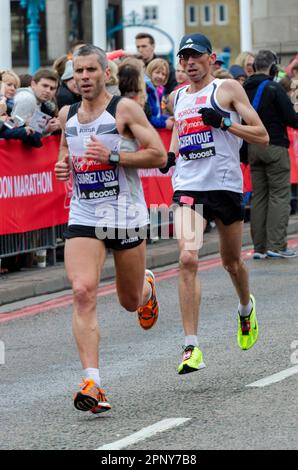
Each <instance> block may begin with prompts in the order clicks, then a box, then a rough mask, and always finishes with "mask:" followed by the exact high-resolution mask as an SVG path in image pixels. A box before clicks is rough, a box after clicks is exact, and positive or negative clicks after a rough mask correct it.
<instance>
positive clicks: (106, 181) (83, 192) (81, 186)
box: [72, 156, 120, 201]
mask: <svg viewBox="0 0 298 470" xmlns="http://www.w3.org/2000/svg"><path fill="white" fill-rule="evenodd" d="M72 162H73V170H74V176H75V182H76V187H77V191H78V196H79V198H80V199H85V200H86V199H89V200H96V201H107V200H116V199H117V198H118V195H119V192H120V188H119V167H117V166H114V165H110V164H105V163H100V162H98V161H96V160H94V159H92V158H86V157H78V156H73V157H72Z"/></svg>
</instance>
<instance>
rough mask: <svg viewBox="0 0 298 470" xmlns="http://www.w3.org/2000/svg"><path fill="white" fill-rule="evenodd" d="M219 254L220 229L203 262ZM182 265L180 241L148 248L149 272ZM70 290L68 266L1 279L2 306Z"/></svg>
mask: <svg viewBox="0 0 298 470" xmlns="http://www.w3.org/2000/svg"><path fill="white" fill-rule="evenodd" d="M297 234H298V215H295V216H291V217H290V221H289V226H288V235H297ZM250 245H252V240H251V235H250V224H249V223H245V224H244V234H243V247H247V246H250ZM218 252H219V242H218V234H217V231H216V229H212V231H211V232H209V233H206V234H205V235H204V244H203V247H202V248H201V250H200V258H202V257H205V256H210V255H214V254H216V253H218ZM177 262H178V249H177V241H176V240H158V241H156V242H154V243H150V244H148V245H147V268H149V269H154V268H160V267H163V266H167V265H170V264H175V263H177ZM114 277H115V270H114V260H113V257H112V255H111V254H109V255H108V256H107V260H106V263H105V266H104V269H103V273H102V278H101V281H108V280H113V279H114ZM67 289H70V284H69V281H68V279H67V276H66V273H65V269H64V263H63V262H59V263H57V264H56V265H55V266H48V267H46V268H37V267H33V268H24V269H22V270H21V271H19V272H17V273H9V274H5V275H1V276H0V306H3V305H6V304H10V303H13V302H17V301H20V300H25V299H28V298H32V297H37V296H41V295H46V294H52V293H55V292H60V291H64V290H67Z"/></svg>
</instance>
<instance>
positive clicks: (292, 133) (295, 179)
mask: <svg viewBox="0 0 298 470" xmlns="http://www.w3.org/2000/svg"><path fill="white" fill-rule="evenodd" d="M288 136H289V140H290V148H289V154H290V159H291V183H292V184H295V183H298V129H290V128H288Z"/></svg>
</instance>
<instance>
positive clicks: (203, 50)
mask: <svg viewBox="0 0 298 470" xmlns="http://www.w3.org/2000/svg"><path fill="white" fill-rule="evenodd" d="M178 55H179V59H180V64H181V66H183V68H184V70H185V72H186V74H187V75H188V78H189V81H190V85H189V86H186V87H184V88H182V89H180V90H178V91H177V92H174V93H173V94H172V95H171V104H172V106H173V108H174V113H175V124H176V126H175V131H174V133H173V139H172V143H171V149H170V150H171V152H170V154H169V159H168V165H167V166H166V169H162V171H163V172H164V171H166V170H167V169H168V168H169V167H170V165H171V164H172V163H173V153H174V154H176V155H178V154H179V156H178V159H177V160H176V170H175V173H174V175H173V186H174V198H173V201H174V203H175V204H177V206H178V208H177V209H176V212H175V225H176V233H177V238H179V250H180V275H179V296H180V305H181V314H182V321H183V327H184V333H185V344H184V353H183V358H182V362H181V364H180V365H179V367H178V373H179V374H186V373H189V372H194V371H196V370H199V369H202V368H204V367H205V364H204V361H203V354H202V352H201V350H200V349H199V342H198V332H197V331H198V319H199V307H200V299H201V289H200V283H199V279H198V276H197V272H198V250H199V248H200V247H201V244H202V237H203V230H204V227H205V226H206V223H207V221H209V220H215V222H216V225H217V229H218V232H219V237H220V254H221V257H222V262H223V266H224V268H225V269H226V270H227V271H228V272H229V274H230V276H231V279H232V281H233V284H234V286H235V288H236V291H237V294H238V297H239V307H238V333H237V340H238V345H239V347H240V348H241V349H243V350H245V349H249V348H251V347H252V346H253V344H254V343H255V342H256V340H257V337H258V323H257V318H256V308H255V299H254V297H253V296H252V295H251V293H250V290H249V279H248V271H247V268H246V265H245V263H244V262H243V260H242V258H241V243H242V229H243V215H244V210H243V206H242V184H243V182H242V174H241V170H240V161H239V149H240V146H241V142H242V139H245V140H247V141H248V142H254V143H258V144H264V145H267V144H268V142H269V139H268V135H267V132H266V130H265V128H264V126H263V124H262V123H261V121H260V119H259V117H258V115H257V113H256V112H255V111H254V109H253V108H252V107H251V105H250V103H249V101H248V98H247V96H246V93H245V92H244V90H243V88H242V87H241V85H240V84H239V83H238V82H236V81H235V80H216V79H214V77H213V76H212V75H211V65H212V64H214V62H215V60H216V54H214V53H213V52H212V46H211V43H210V41H209V39H208V38H207V37H206V36H204V35H202V34H199V33H196V34H190V35H186V36H184V37H183V38H182V40H181V44H180V48H179V53H178ZM241 118H243V120H244V121H245V122H246V124H247V125H242V124H241ZM200 205H202V206H203V211H202V215H201V216H200V214H199V212H200V211H199V208H200ZM191 225H193V226H194V227H195V229H194V230H193V229H192V230H191V229H190V226H191ZM187 229H189V232H187Z"/></svg>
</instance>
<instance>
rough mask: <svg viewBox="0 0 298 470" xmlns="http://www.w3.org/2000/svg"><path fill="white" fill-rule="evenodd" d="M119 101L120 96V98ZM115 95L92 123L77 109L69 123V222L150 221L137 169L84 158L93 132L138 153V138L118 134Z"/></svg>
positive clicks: (113, 146)
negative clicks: (85, 119) (78, 112)
mask: <svg viewBox="0 0 298 470" xmlns="http://www.w3.org/2000/svg"><path fill="white" fill-rule="evenodd" d="M118 100H119V98H118ZM117 102H118V101H116V97H113V99H112V101H111V103H110V104H109V106H108V107H107V109H106V110H105V111H104V112H103V113H102V114H101V115H100V116H99V117H98V118H97V119H96V120H95V121H93V122H89V123H88V124H81V123H80V122H79V121H78V114H77V111H76V113H75V114H74V115H72V116H71V115H70V116H71V117H70V118H69V119H68V121H67V123H66V129H65V136H66V140H67V144H68V148H69V155H70V159H71V163H72V170H73V194H72V199H71V204H70V215H69V222H68V225H85V226H90V227H111V228H135V227H143V226H145V225H147V223H148V211H147V206H146V202H145V199H144V194H143V189H142V185H141V181H140V178H139V176H138V171H137V169H128V168H123V167H121V166H118V165H110V164H103V163H99V162H97V161H96V160H93V159H88V158H86V157H84V154H85V152H86V145H87V144H88V142H89V141H90V138H91V135H94V136H96V138H97V139H98V140H100V142H101V143H102V144H103V145H105V146H106V147H107V148H109V149H110V150H113V151H115V152H120V151H121V150H122V151H126V152H133V153H134V152H136V151H137V150H138V148H139V146H138V143H137V142H136V141H135V140H130V139H126V138H124V137H122V136H121V135H119V134H118V131H117V127H116V120H115V114H116V106H117Z"/></svg>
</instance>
